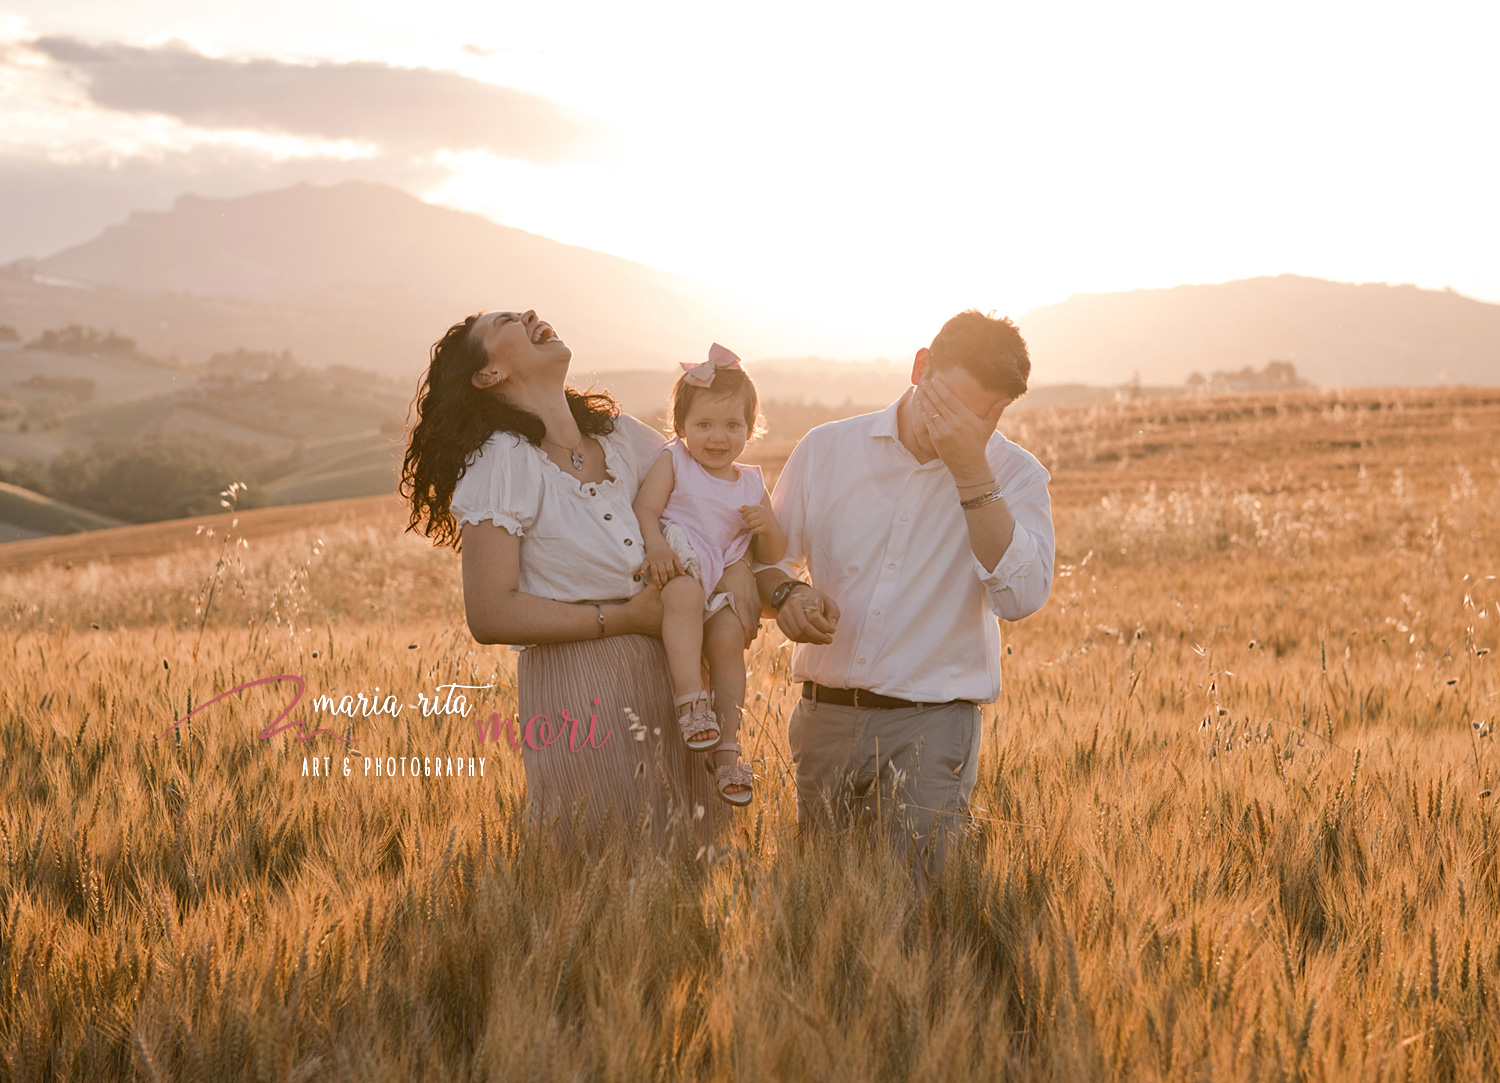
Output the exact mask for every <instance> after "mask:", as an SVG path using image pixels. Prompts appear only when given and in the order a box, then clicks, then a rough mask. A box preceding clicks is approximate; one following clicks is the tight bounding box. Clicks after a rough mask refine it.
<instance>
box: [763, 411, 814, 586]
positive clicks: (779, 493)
mask: <svg viewBox="0 0 1500 1083" xmlns="http://www.w3.org/2000/svg"><path fill="white" fill-rule="evenodd" d="M811 458H812V443H811V441H809V440H808V438H807V437H805V436H804V437H803V438H802V440H801V441H799V442H798V444H797V446H796V447H794V448H793V449H792V453H791V455H789V456H787V460H786V465H785V466H784V467H782V468H781V474H780V476H779V477H777V479H776V487H775V488H774V489H772V490H771V514H773V515H775V516H776V521H777V522H778V523H780V524H781V532H782V533H783V534H785V535H786V555H785V556H783V557H782V558H781V559H780V560H779V561H777V562H776V563H775V564H762V563H760V561H758V560H752V561H751V567H752V568H753V569H754V570H755V571H757V572H763V571H765V570H766V569H768V568H780V569H781V570H782V571H783V572H785V573H786V574H787V575H789V576H792V577H793V578H796V577H797V573H798V572H799V571H800V570H801V569H804V568H806V566H807V556H808V553H807V487H808V480H809V478H810V477H811V476H812V473H811V467H810V466H809V461H810V460H811Z"/></svg>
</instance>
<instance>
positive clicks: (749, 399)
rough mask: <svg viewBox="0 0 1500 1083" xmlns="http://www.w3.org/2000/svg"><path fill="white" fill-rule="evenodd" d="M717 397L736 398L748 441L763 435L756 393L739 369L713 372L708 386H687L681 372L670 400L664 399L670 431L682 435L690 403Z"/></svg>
mask: <svg viewBox="0 0 1500 1083" xmlns="http://www.w3.org/2000/svg"><path fill="white" fill-rule="evenodd" d="M721 398H736V399H738V400H739V402H740V405H741V406H743V407H744V408H745V427H746V428H748V429H749V430H750V439H752V440H753V439H754V438H755V437H757V436H764V435H765V433H766V423H765V418H763V417H761V416H760V393H759V392H757V391H756V390H755V382H754V381H753V380H751V379H750V377H749V376H748V375H747V374H746V373H744V372H742V371H741V370H739V369H715V370H714V382H713V383H712V384H710V385H709V386H708V387H703V386H701V385H699V384H690V383H688V382H687V373H683V374H682V376H681V377H680V378H679V379H678V381H677V384H676V386H675V387H673V388H672V396H671V398H670V399H668V400H667V411H668V413H670V414H671V415H672V431H673V432H674V433H676V434H677V435H678V436H682V435H683V433H684V432H685V430H686V429H687V416H688V411H689V410H691V409H692V407H693V403H695V402H697V401H698V400H699V399H721Z"/></svg>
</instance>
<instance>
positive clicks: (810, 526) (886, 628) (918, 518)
mask: <svg viewBox="0 0 1500 1083" xmlns="http://www.w3.org/2000/svg"><path fill="white" fill-rule="evenodd" d="M907 394H910V392H908V393H907ZM904 397H905V396H903V398H904ZM900 403H901V400H899V399H898V400H897V401H896V402H894V403H892V404H891V405H890V406H889V407H887V408H886V409H885V410H882V411H880V412H879V413H874V414H863V415H861V416H859V417H851V418H847V419H845V420H843V421H835V422H832V423H830V424H827V425H820V426H818V427H817V428H816V429H813V430H812V431H811V432H809V433H808V434H807V435H806V436H804V437H803V438H802V442H801V443H799V444H798V445H797V447H796V448H795V449H794V450H793V451H792V454H791V457H790V458H788V459H787V463H786V468H785V469H784V470H783V471H782V472H781V477H780V478H778V479H777V482H776V489H775V491H774V492H773V493H772V494H771V507H772V510H774V511H775V513H776V518H777V520H778V521H779V522H780V523H781V526H782V529H783V530H784V531H785V532H786V540H787V551H786V557H785V559H783V560H782V561H780V562H779V563H777V564H774V565H771V564H756V565H755V569H756V571H761V570H763V569H765V568H771V567H776V568H780V569H782V570H783V571H784V572H786V574H788V575H792V576H795V575H798V568H799V566H802V565H805V566H806V568H807V572H808V578H809V579H810V581H811V582H812V585H813V586H814V587H815V588H817V589H818V590H820V591H822V592H823V593H824V594H827V595H828V596H829V597H831V598H832V599H833V600H834V601H835V602H837V603H838V607H839V621H838V628H837V630H836V631H835V632H834V636H833V642H832V643H830V644H827V645H818V644H812V643H798V644H797V645H796V647H795V649H794V650H793V652H792V679H793V680H794V681H798V682H800V681H804V680H811V681H816V682H817V683H819V684H823V685H828V686H831V687H837V688H863V689H867V690H868V691H871V692H878V693H880V694H882V695H887V696H896V697H899V698H901V699H907V700H913V701H917V702H922V703H934V702H941V701H944V700H949V699H969V700H975V701H977V702H980V703H991V702H993V701H995V700H996V699H998V698H999V697H1000V625H999V621H998V620H997V619H996V618H997V617H998V618H1003V619H1005V620H1020V619H1021V618H1022V617H1026V616H1029V615H1030V614H1032V613H1035V612H1036V611H1037V610H1038V609H1040V608H1041V607H1042V605H1043V603H1045V602H1046V600H1047V595H1048V593H1049V592H1050V591H1051V589H1052V558H1053V532H1052V501H1051V497H1050V496H1049V494H1048V492H1047V481H1048V478H1049V475H1048V473H1047V470H1046V468H1045V467H1043V466H1042V464H1041V463H1039V462H1037V460H1036V458H1035V457H1034V456H1032V455H1031V453H1030V452H1028V451H1026V450H1025V449H1024V448H1021V447H1018V446H1017V445H1015V444H1013V443H1011V442H1010V441H1009V440H1007V439H1006V438H1005V437H1004V436H1002V435H1000V434H999V433H998V432H997V433H995V434H994V435H993V436H991V437H990V439H989V443H988V444H987V445H986V447H985V457H986V458H987V459H988V460H989V464H990V466H991V468H992V469H993V470H994V472H995V481H996V484H998V485H999V486H1000V487H1001V488H1002V489H1003V490H1004V491H1005V501H1006V503H1007V504H1008V505H1009V506H1010V511H1011V514H1012V515H1013V516H1014V517H1015V521H1016V528H1015V536H1014V537H1013V538H1012V539H1011V543H1010V547H1009V548H1008V549H1006V551H1005V555H1004V556H1002V557H1001V558H1000V561H999V563H998V564H996V565H995V568H994V570H993V571H986V570H985V568H984V566H983V565H982V564H980V562H979V560H978V558H977V557H975V556H974V551H973V549H972V548H971V547H970V544H969V529H968V524H967V523H966V522H965V519H964V512H963V509H962V508H961V507H960V506H959V494H958V489H957V487H956V486H955V485H954V483H953V476H952V475H951V474H950V473H949V472H948V468H947V466H945V465H944V464H943V461H942V460H941V459H938V458H934V459H933V460H932V461H930V462H927V463H919V462H917V459H916V457H915V456H914V455H912V453H911V452H909V451H907V450H906V448H905V447H904V446H903V445H902V443H901V441H900V439H899V438H898V437H897V435H896V408H897V407H898V406H899V405H900ZM793 597H794V598H795V595H794V596H793ZM788 604H797V603H796V602H795V601H791V602H789V603H788Z"/></svg>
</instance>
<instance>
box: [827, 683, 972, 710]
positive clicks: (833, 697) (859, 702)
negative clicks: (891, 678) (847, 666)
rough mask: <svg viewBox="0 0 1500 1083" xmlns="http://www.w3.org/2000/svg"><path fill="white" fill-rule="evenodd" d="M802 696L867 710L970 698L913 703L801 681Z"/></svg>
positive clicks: (944, 702)
mask: <svg viewBox="0 0 1500 1083" xmlns="http://www.w3.org/2000/svg"><path fill="white" fill-rule="evenodd" d="M802 698H803V699H810V700H812V701H813V702H814V703H837V704H839V705H840V706H842V707H857V708H859V709H860V710H862V711H863V710H868V709H870V708H872V707H878V708H883V709H885V710H891V709H893V708H898V707H946V706H947V705H948V704H950V703H960V702H963V703H969V702H972V700H956V699H948V700H943V701H942V702H941V703H913V702H912V701H911V700H909V699H897V698H896V697H895V696H882V695H881V694H880V693H878V692H866V691H865V690H864V689H863V688H829V687H828V686H827V685H826V684H814V683H813V682H812V681H803V682H802Z"/></svg>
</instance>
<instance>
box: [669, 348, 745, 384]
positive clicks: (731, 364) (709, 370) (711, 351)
mask: <svg viewBox="0 0 1500 1083" xmlns="http://www.w3.org/2000/svg"><path fill="white" fill-rule="evenodd" d="M678 364H680V365H681V366H682V368H683V371H684V372H686V373H687V375H685V376H684V377H683V379H684V380H686V381H687V382H688V383H690V384H697V385H698V386H699V387H711V386H713V382H714V373H715V372H716V371H717V370H719V369H735V370H738V371H743V370H740V359H739V358H738V357H737V356H736V355H735V354H734V353H732V352H731V351H729V350H726V349H725V348H724V347H723V346H720V345H719V344H718V343H717V342H715V343H714V344H713V345H712V346H710V347H709V348H708V360H707V361H705V362H703V364H701V365H694V364H692V363H691V362H689V361H680V362H678Z"/></svg>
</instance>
